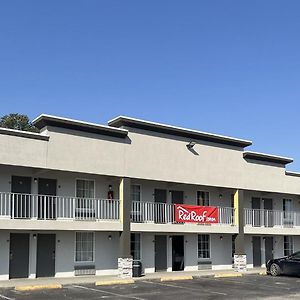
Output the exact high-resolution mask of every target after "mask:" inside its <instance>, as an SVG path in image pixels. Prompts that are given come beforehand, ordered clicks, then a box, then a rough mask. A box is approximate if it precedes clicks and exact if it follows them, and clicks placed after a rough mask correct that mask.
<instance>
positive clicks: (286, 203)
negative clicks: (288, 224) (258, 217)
mask: <svg viewBox="0 0 300 300" xmlns="http://www.w3.org/2000/svg"><path fill="white" fill-rule="evenodd" d="M292 210H293V205H292V200H291V199H283V212H284V217H288V216H289V214H290V213H291V211H292Z"/></svg>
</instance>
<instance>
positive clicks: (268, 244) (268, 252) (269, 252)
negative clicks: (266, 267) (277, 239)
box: [265, 236, 273, 263]
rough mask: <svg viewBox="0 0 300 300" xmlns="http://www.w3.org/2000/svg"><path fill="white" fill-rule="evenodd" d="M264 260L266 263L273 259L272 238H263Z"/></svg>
mask: <svg viewBox="0 0 300 300" xmlns="http://www.w3.org/2000/svg"><path fill="white" fill-rule="evenodd" d="M265 258H266V263H267V261H268V260H270V259H273V237H271V236H268V237H265Z"/></svg>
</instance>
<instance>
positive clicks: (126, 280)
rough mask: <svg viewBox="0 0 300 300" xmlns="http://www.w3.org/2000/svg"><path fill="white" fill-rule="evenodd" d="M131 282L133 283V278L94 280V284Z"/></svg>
mask: <svg viewBox="0 0 300 300" xmlns="http://www.w3.org/2000/svg"><path fill="white" fill-rule="evenodd" d="M131 283H134V280H133V279H120V280H103V281H96V283H95V285H114V284H131Z"/></svg>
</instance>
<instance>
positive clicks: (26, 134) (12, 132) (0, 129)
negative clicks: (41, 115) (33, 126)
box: [0, 127, 49, 141]
mask: <svg viewBox="0 0 300 300" xmlns="http://www.w3.org/2000/svg"><path fill="white" fill-rule="evenodd" d="M0 134H4V135H13V136H19V137H25V138H30V139H35V140H43V141H48V140H49V136H48V135H45V134H42V133H37V132H30V131H23V130H17V129H10V128H4V127H0Z"/></svg>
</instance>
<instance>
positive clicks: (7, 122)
mask: <svg viewBox="0 0 300 300" xmlns="http://www.w3.org/2000/svg"><path fill="white" fill-rule="evenodd" d="M0 127H3V128H10V129H16V130H23V131H31V132H39V130H38V129H37V128H36V127H35V126H34V125H33V124H32V123H31V122H30V121H29V118H28V116H27V115H23V114H18V113H12V114H8V115H5V116H3V117H1V118H0Z"/></svg>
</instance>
